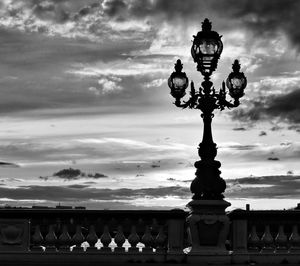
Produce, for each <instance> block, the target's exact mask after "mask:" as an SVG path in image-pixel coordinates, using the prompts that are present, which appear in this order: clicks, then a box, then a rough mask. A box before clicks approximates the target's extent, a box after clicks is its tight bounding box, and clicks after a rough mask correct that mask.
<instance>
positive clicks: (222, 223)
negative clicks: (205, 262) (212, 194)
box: [187, 200, 231, 255]
mask: <svg viewBox="0 0 300 266" xmlns="http://www.w3.org/2000/svg"><path fill="white" fill-rule="evenodd" d="M230 205H231V204H230V203H229V202H227V201H225V200H192V201H191V202H189V203H188V205H187V207H189V208H190V210H191V211H190V214H189V216H188V217H187V222H188V234H189V239H190V242H191V251H190V252H189V255H201V254H202V255H227V254H228V251H227V250H226V248H225V241H226V237H227V235H228V231H229V218H228V217H227V216H226V215H225V209H226V208H227V207H229V206H230Z"/></svg>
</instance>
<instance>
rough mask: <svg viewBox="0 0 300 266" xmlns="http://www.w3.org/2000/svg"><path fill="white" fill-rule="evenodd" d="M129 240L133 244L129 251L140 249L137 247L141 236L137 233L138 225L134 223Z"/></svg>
mask: <svg viewBox="0 0 300 266" xmlns="http://www.w3.org/2000/svg"><path fill="white" fill-rule="evenodd" d="M128 242H129V244H130V245H131V247H130V248H129V249H128V251H129V252H138V251H139V249H138V248H137V247H136V245H137V244H138V243H139V242H140V237H139V235H138V234H137V233H136V227H135V226H134V225H133V226H132V227H131V233H130V235H129V236H128Z"/></svg>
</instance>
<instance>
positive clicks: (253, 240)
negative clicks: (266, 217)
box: [248, 225, 261, 252]
mask: <svg viewBox="0 0 300 266" xmlns="http://www.w3.org/2000/svg"><path fill="white" fill-rule="evenodd" d="M260 246H261V241H260V239H259V237H258V235H257V233H256V226H255V225H252V227H251V232H250V234H249V237H248V249H249V251H250V252H258V251H259V249H260Z"/></svg>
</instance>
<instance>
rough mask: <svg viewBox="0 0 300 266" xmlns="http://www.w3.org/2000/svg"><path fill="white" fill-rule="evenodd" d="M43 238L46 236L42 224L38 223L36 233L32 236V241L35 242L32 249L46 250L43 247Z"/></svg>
mask: <svg viewBox="0 0 300 266" xmlns="http://www.w3.org/2000/svg"><path fill="white" fill-rule="evenodd" d="M43 240H44V238H43V236H42V233H41V229H40V226H39V225H36V226H35V229H34V234H33V235H32V236H31V243H32V244H33V245H32V248H31V251H44V249H43V247H42V243H43Z"/></svg>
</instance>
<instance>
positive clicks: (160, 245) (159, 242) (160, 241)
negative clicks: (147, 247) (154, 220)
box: [155, 226, 167, 253]
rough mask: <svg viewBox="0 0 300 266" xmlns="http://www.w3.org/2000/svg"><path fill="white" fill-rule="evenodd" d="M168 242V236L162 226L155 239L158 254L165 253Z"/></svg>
mask: <svg viewBox="0 0 300 266" xmlns="http://www.w3.org/2000/svg"><path fill="white" fill-rule="evenodd" d="M166 240H167V236H166V234H165V233H164V227H163V226H160V228H159V231H158V235H157V236H156V238H155V246H156V252H157V253H163V252H165V251H166V245H165V244H166Z"/></svg>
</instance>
